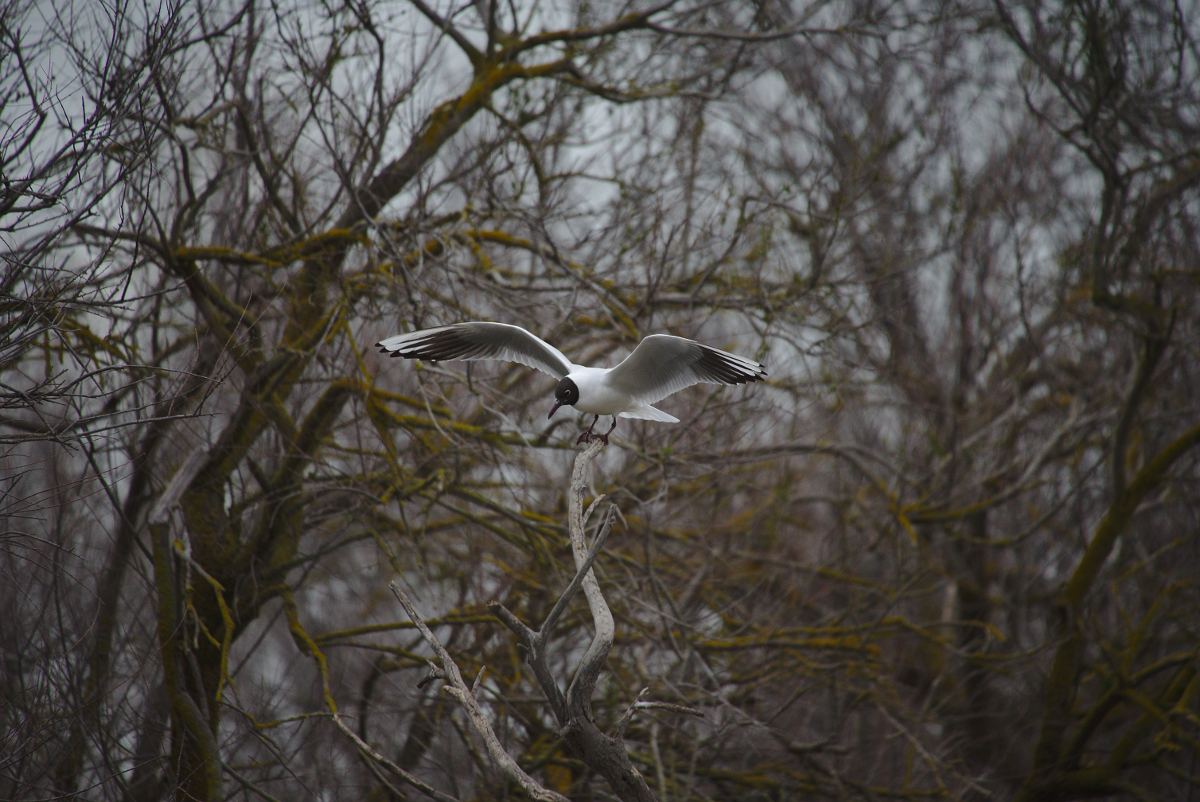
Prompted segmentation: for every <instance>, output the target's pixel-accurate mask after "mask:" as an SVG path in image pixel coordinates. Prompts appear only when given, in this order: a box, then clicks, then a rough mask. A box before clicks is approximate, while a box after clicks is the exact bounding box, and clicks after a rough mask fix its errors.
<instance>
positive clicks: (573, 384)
mask: <svg viewBox="0 0 1200 802" xmlns="http://www.w3.org/2000/svg"><path fill="white" fill-rule="evenodd" d="M376 346H377V347H378V348H379V351H380V353H385V354H390V355H391V356H393V357H397V356H402V357H404V358H405V359H424V360H427V361H430V362H439V361H442V360H448V359H499V360H506V361H509V362H519V363H520V364H522V365H527V366H528V367H531V368H535V369H536V370H540V371H542V372H543V373H548V374H550V375H551V376H553V377H554V378H556V379H558V380H559V382H558V386H556V387H555V388H554V406H553V407H551V408H550V414H549V415H547V416H546V417H547V418H552V417H554V413H555V412H557V411H558V408H559V407H563V406H568V407H575V409H577V410H579V411H580V412H585V413H587V414H590V415H595V416H596V417H595V419H594V420H592V425H591V426H589V427H588V429H587V431H586V432H584V433H583V434H581V435H579V439H578V440H576V441H575V442H576V443H586V442H589V441H590V440H592V439H593V438H597V439H599V440H602V441H603V442H604V443H605V444H607V443H608V436H609V435H610V434H612V431H613V429H615V428H617V418H639V419H642V420H656V421H662V422H664V423H678V422H679V418H676V417H675V416H674V415H669V414H667V413H666V412H663V411H662V410H659V409H655V408H654V407H652V406H651V404H654V403H656V402H658V401H661V400H662V399H664V398H666V397H667V396H669V395H671V394H672V393H676V392H678V391H680V390H682V389H683V388H685V387H691V386H692V385H693V384H697V383H699V382H708V383H710V384H726V385H733V384H746V383H748V382H757V381H762V380H763V379H765V378H766V376H767V370H766V367H765V366H764V365H761V364H759V363H758V362H755V361H754V360H752V359H746V358H745V357H741V356H737V355H736V354H731V353H728V352H726V351H721V350H719V349H716V348H712V347H710V346H707V345H704V344H702V343H698V342H695V341H693V340H685V339H684V338H683V337H673V336H671V335H669V334H651V335H650V336H649V337H645V338H644V339H643V340H642V341H641V342H640V343H638V347H637V348H635V349H633V353H632V354H630V355H629V356H627V357H625V360H624V361H623V362H621V364H619V365H617V366H616V367H615V368H589V367H585V366H584V365H576V364H575V363H574V362H572V361H571V360H569V359H567V358H566V357H565V356H563V353H562V351H559V350H558V349H557V348H555V347H554V346H553V345H551V344H550V343H548V342H546V341H545V340H543V339H541V338H540V337H536V336H534V335H532V334H530V333H529V332H527V331H525V329H523V328H521V327H520V326H510V325H508V324H505V323H486V322H481V321H471V322H468V323H455V324H453V325H451V326H438V327H437V328H432V329H422V330H421V331H412V332H409V333H408V334H397V335H396V336H395V337H388V338H387V339H386V340H380V341H379V342H378V343H376ZM601 415H612V416H613V422H612V426H610V427H609V429H608V431H607V432H605V433H604V434H599V433H598V432H593V431H592V429H594V428H595V427H596V423H597V422H598V421H599V420H600V416H601Z"/></svg>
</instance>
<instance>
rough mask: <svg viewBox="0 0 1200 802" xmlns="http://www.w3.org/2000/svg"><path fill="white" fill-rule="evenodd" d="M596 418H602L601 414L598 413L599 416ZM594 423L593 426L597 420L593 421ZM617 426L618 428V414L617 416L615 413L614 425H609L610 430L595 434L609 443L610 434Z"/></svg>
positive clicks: (605, 443) (605, 442) (606, 443)
mask: <svg viewBox="0 0 1200 802" xmlns="http://www.w3.org/2000/svg"><path fill="white" fill-rule="evenodd" d="M596 420H600V416H599V415H597V416H596ZM592 425H593V426H595V425H596V421H592ZM615 428H617V416H616V415H613V425H612V426H609V427H608V431H607V432H605V433H604V434H598V435H595V436H596V437H599V438H600V439H601V440H603V441H604V445H608V436H609V435H610V434H612V431H613V429H615Z"/></svg>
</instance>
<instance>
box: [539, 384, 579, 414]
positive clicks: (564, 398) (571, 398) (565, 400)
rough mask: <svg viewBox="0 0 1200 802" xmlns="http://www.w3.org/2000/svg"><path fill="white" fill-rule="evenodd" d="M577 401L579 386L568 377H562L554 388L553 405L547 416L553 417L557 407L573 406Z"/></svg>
mask: <svg viewBox="0 0 1200 802" xmlns="http://www.w3.org/2000/svg"><path fill="white" fill-rule="evenodd" d="M578 401H579V388H578V387H576V386H575V382H573V381H571V380H570V379H563V380H562V381H560V382H559V383H558V386H557V387H555V388H554V406H553V407H551V408H550V414H549V415H547V416H546V417H547V418H553V417H554V413H555V412H558V408H559V407H563V406H567V407H573V406H575V404H576V402H578Z"/></svg>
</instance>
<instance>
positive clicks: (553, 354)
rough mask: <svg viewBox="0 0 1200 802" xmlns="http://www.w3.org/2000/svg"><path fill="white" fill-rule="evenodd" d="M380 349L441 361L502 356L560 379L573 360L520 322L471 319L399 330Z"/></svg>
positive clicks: (387, 352)
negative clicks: (409, 330) (408, 330)
mask: <svg viewBox="0 0 1200 802" xmlns="http://www.w3.org/2000/svg"><path fill="white" fill-rule="evenodd" d="M375 345H376V346H377V347H378V348H379V350H380V352H381V353H385V354H391V355H392V356H394V357H395V356H402V357H404V358H405V359H425V360H428V361H430V362H438V361H442V360H447V359H500V360H506V361H509V362H519V363H521V364H522V365H528V366H529V367H531V368H534V369H535V370H540V371H542V372H543V373H549V374H550V375H551V376H553V377H554V378H556V379H561V378H563V377H564V376H566V375H567V374H568V373H570V372H571V369H572V367H574V366H573V365H572V364H571V360H569V359H567V358H566V357H565V356H563V354H562V352H561V351H559V350H558V349H557V348H555V347H554V346H553V345H551V344H550V343H548V342H546V341H545V340H543V339H541V338H540V337H535V336H534V335H532V334H530V333H529V332H527V331H525V329H523V328H521V327H520V326H510V325H508V324H506V323H485V322H482V321H471V322H469V323H455V324H454V325H452V326H438V327H437V328H433V329H422V330H421V331H412V332H409V333H408V334H397V335H396V336H395V337H388V338H387V339H386V340H380V341H379V342H377V343H376V344H375Z"/></svg>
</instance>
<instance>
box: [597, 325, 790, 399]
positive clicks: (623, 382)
mask: <svg viewBox="0 0 1200 802" xmlns="http://www.w3.org/2000/svg"><path fill="white" fill-rule="evenodd" d="M766 377H767V369H766V366H764V365H761V364H759V363H758V362H755V361H754V360H752V359H746V358H745V357H741V356H738V355H737V354H731V353H729V352H727V351H722V350H720V349H718V348H711V347H709V346H707V345H704V344H702V343H698V342H695V341H694V340H685V339H684V338H683V337H672V336H671V335H669V334H652V335H650V336H649V337H646V338H645V339H644V340H642V341H641V342H640V343H638V347H637V348H635V349H633V353H632V354H630V355H629V356H627V357H626V358H625V361H623V362H622V363H621V364H619V365H617V366H616V367H615V368H613V369H612V371H611V372H610V373H609V374H608V377H607V378H608V382H609V384H611V385H612V386H613V387H615V388H616V389H618V390H622V391H624V392H626V393H629V395H631V396H633V397H634V398H635V399H637V401H638V402H639V403H642V404H653V403H655V402H657V401H661V400H662V399H664V398H666V397H667V396H669V395H670V394H671V393H677V392H679V391H680V390H682V389H683V388H685V387H691V386H692V385H693V384H698V383H700V382H708V383H710V384H745V383H747V382H757V381H762V380H763V379H765V378H766Z"/></svg>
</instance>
